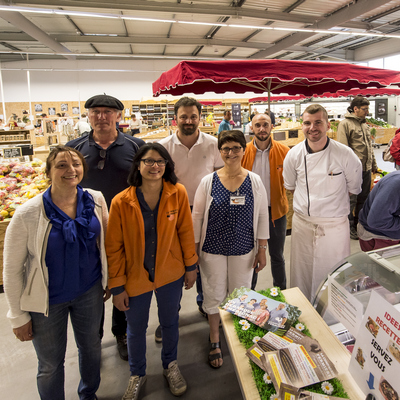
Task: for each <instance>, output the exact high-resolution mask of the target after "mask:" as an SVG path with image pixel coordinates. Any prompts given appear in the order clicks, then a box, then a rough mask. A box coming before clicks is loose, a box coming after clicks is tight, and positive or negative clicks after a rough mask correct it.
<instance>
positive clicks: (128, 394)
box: [122, 375, 146, 400]
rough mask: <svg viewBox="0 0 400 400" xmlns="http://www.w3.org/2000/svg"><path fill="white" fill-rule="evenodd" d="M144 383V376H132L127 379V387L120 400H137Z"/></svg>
mask: <svg viewBox="0 0 400 400" xmlns="http://www.w3.org/2000/svg"><path fill="white" fill-rule="evenodd" d="M145 382H146V375H145V376H139V375H133V376H131V377H130V378H129V383H128V387H127V388H126V390H125V394H124V395H123V396H122V400H137V399H138V398H139V392H140V388H141V387H142V386H143V384H144V383H145Z"/></svg>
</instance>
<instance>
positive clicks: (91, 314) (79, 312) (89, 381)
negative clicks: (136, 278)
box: [30, 280, 103, 400]
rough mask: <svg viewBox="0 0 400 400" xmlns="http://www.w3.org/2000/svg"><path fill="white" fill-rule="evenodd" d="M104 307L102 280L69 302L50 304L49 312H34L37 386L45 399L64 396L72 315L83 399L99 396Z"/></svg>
mask: <svg viewBox="0 0 400 400" xmlns="http://www.w3.org/2000/svg"><path fill="white" fill-rule="evenodd" d="M102 310H103V288H102V285H101V281H100V280H99V281H98V282H96V284H95V285H94V286H93V287H92V288H90V289H89V290H88V291H87V292H86V293H84V294H83V295H81V296H79V297H77V298H76V299H74V300H72V301H68V302H66V303H60V304H53V305H50V307H49V316H48V317H45V316H44V314H42V313H36V312H31V313H30V315H31V318H32V328H33V345H34V347H35V350H36V354H37V357H38V361H39V363H38V364H39V365H38V374H37V386H38V391H39V395H40V398H41V399H42V400H64V399H65V394H64V360H65V350H66V347H67V326H68V315H69V316H70V318H71V323H72V327H73V330H74V335H75V342H76V345H77V347H78V350H79V370H80V374H81V381H80V383H79V386H78V394H79V399H80V400H93V399H96V395H95V393H96V391H97V389H98V388H99V385H100V357H101V342H100V335H99V326H100V320H101V316H102V312H103V311H102Z"/></svg>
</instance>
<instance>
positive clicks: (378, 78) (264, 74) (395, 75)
mask: <svg viewBox="0 0 400 400" xmlns="http://www.w3.org/2000/svg"><path fill="white" fill-rule="evenodd" d="M399 83H400V71H392V70H388V69H380V68H369V67H364V66H360V65H354V64H348V63H329V62H315V61H295V60H218V61H181V62H180V63H179V64H178V65H176V66H175V67H173V68H171V69H170V70H169V71H166V72H164V73H162V74H161V76H160V77H159V78H158V79H157V80H156V81H155V82H154V83H153V96H155V97H157V96H159V95H160V94H163V93H169V94H171V95H182V94H185V93H189V92H191V93H195V94H203V93H205V92H215V93H225V92H235V93H245V92H248V91H251V92H254V93H264V92H268V96H270V94H271V93H277V94H279V93H287V94H289V95H297V94H303V95H305V96H310V97H311V96H313V95H314V94H322V93H324V92H331V93H335V92H337V91H338V90H349V89H352V88H360V89H363V88H367V87H369V86H371V87H378V88H379V87H384V86H389V85H396V84H399Z"/></svg>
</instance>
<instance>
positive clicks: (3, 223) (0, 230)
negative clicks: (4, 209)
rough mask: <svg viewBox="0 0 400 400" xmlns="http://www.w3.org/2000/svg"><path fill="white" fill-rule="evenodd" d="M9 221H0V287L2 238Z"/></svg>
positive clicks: (0, 277)
mask: <svg viewBox="0 0 400 400" xmlns="http://www.w3.org/2000/svg"><path fill="white" fill-rule="evenodd" d="M9 223H10V221H0V285H3V249H4V236H5V234H6V229H7V226H8V224H9Z"/></svg>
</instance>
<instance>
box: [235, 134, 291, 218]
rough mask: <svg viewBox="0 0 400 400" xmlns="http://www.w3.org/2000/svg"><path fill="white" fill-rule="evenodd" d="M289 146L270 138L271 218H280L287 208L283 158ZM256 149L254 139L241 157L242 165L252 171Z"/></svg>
mask: <svg viewBox="0 0 400 400" xmlns="http://www.w3.org/2000/svg"><path fill="white" fill-rule="evenodd" d="M288 151H289V147H287V146H285V145H284V144H281V143H278V142H275V141H274V140H273V139H272V138H271V148H270V150H269V170H270V182H271V194H270V196H271V204H270V207H271V219H272V221H275V220H276V219H279V218H282V217H283V216H284V215H286V214H287V212H288V210H289V204H288V200H287V197H286V189H285V187H284V186H283V177H282V172H283V160H284V159H285V157H286V154H287V152H288ZM256 153H257V149H256V147H255V146H254V139H253V140H252V141H251V142H250V143H247V146H246V151H245V153H244V156H243V159H242V167H243V168H246V169H248V170H249V171H252V169H253V164H254V160H255V158H256Z"/></svg>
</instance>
